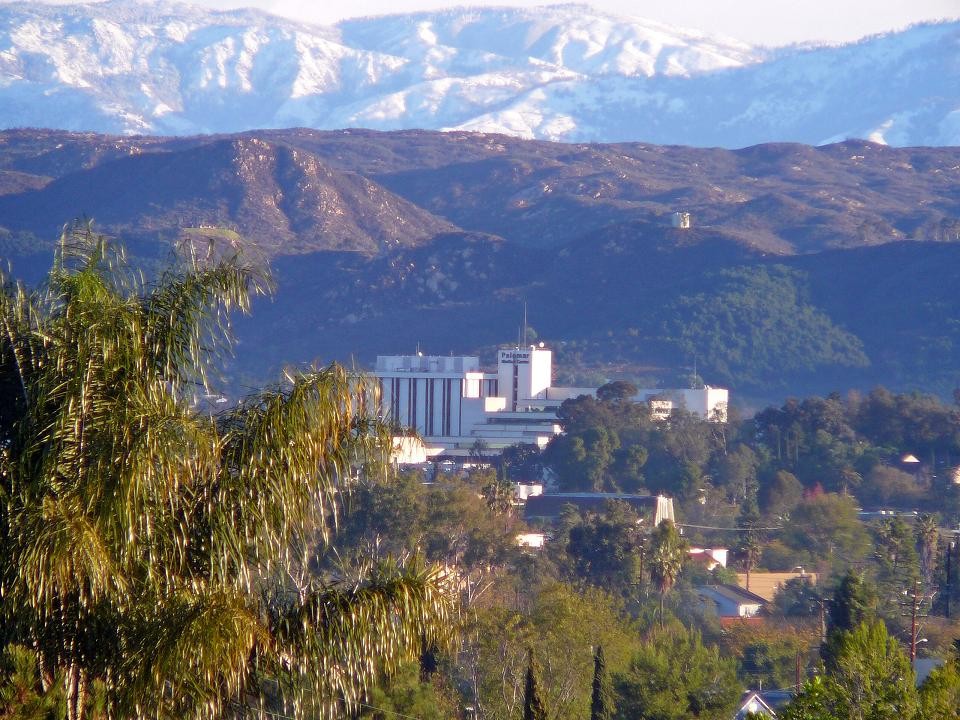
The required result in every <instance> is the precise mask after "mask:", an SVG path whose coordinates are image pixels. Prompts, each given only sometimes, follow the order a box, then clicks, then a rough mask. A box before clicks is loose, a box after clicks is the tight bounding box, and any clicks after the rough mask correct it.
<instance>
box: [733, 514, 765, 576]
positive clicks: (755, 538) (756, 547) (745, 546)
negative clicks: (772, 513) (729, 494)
mask: <svg viewBox="0 0 960 720" xmlns="http://www.w3.org/2000/svg"><path fill="white" fill-rule="evenodd" d="M737 525H739V526H740V528H741V530H740V539H739V540H738V541H737V546H736V552H737V554H738V555H740V557H741V558H742V560H743V567H744V569H745V570H746V572H747V583H746V586H747V590H749V589H750V571H751V570H753V567H754V565H756V564H757V561H758V560H759V559H760V554H761V552H762V551H763V544H762V531H761V530H760V529H759V527H760V510H759V508H758V507H757V501H756V500H755V499H754V498H752V497H748V498H747V499H746V500H744V501H743V505H742V506H741V508H740V515H739V517H738V518H737Z"/></svg>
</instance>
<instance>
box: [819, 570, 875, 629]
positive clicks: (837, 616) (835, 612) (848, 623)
mask: <svg viewBox="0 0 960 720" xmlns="http://www.w3.org/2000/svg"><path fill="white" fill-rule="evenodd" d="M875 604H876V602H875V597H874V594H873V589H872V588H871V587H870V586H869V585H867V583H866V581H865V580H864V579H863V576H861V575H858V574H857V573H855V572H854V571H853V570H848V571H847V574H846V575H844V576H843V579H842V580H841V581H840V584H839V585H838V586H837V589H836V590H835V591H834V593H833V598H832V599H831V600H830V627H829V630H830V632H836V631H847V632H848V631H850V630H853V629H854V628H855V627H857V625H859V624H860V623H862V622H867V621H869V620H871V619H872V618H873V616H874V607H875Z"/></svg>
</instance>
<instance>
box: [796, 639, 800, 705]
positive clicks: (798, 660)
mask: <svg viewBox="0 0 960 720" xmlns="http://www.w3.org/2000/svg"><path fill="white" fill-rule="evenodd" d="M797 694H798V695H799V694H800V651H799V650H797Z"/></svg>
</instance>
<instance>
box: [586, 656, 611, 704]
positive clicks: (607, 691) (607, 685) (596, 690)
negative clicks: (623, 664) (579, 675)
mask: <svg viewBox="0 0 960 720" xmlns="http://www.w3.org/2000/svg"><path fill="white" fill-rule="evenodd" d="M613 713H614V705H613V685H612V684H611V682H610V675H609V674H608V673H607V661H606V659H605V658H604V657H603V645H598V646H597V651H596V652H595V653H594V654H593V695H592V696H591V698H590V720H611V719H612V718H613Z"/></svg>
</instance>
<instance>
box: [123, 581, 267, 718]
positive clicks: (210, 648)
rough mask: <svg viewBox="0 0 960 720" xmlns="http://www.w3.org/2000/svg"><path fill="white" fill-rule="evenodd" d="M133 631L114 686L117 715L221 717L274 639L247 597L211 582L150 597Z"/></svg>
mask: <svg viewBox="0 0 960 720" xmlns="http://www.w3.org/2000/svg"><path fill="white" fill-rule="evenodd" d="M131 630H133V632H129V633H128V634H127V642H126V644H125V647H124V656H125V657H124V663H123V665H122V667H121V669H120V672H119V677H118V684H117V688H116V690H117V693H116V709H117V711H118V714H119V716H120V717H158V718H161V717H169V718H192V717H195V718H198V719H200V718H210V717H218V716H219V715H220V714H221V713H222V711H223V708H224V706H225V704H226V703H228V702H231V701H235V699H236V698H237V697H239V696H240V695H241V694H242V692H243V690H244V688H245V686H246V681H247V678H248V672H249V663H250V660H251V658H252V657H253V656H254V655H255V653H256V652H257V651H258V650H260V651H263V650H265V649H267V648H269V647H270V641H271V638H270V633H269V631H268V629H267V628H266V627H265V626H264V625H263V624H262V623H261V622H260V619H259V617H258V616H257V614H256V613H255V612H252V611H251V609H250V608H248V607H247V605H246V597H245V596H244V595H242V594H239V593H233V592H229V591H224V590H223V589H220V588H212V587H209V586H199V587H193V588H189V589H184V590H183V591H181V592H176V593H173V594H171V595H168V596H161V597H156V598H154V603H153V604H151V605H145V606H142V607H141V608H140V617H139V620H138V621H137V622H135V623H134V625H133V627H132V628H131Z"/></svg>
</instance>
